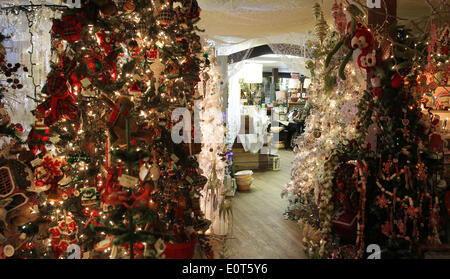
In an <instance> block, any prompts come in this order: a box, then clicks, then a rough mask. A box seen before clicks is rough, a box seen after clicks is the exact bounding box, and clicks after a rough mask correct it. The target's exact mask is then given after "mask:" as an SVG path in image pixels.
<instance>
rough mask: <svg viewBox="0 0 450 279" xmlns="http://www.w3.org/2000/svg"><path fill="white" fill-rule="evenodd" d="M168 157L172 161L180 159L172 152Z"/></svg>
mask: <svg viewBox="0 0 450 279" xmlns="http://www.w3.org/2000/svg"><path fill="white" fill-rule="evenodd" d="M170 159H172V161H174V163H176V162H178V161H179V160H180V159H179V158H178V157H177V155H175V154H172V155H170Z"/></svg>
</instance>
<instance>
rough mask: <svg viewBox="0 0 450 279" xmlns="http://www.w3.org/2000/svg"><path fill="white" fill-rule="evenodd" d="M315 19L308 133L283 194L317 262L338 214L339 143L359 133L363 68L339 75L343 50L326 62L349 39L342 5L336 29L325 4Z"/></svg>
mask: <svg viewBox="0 0 450 279" xmlns="http://www.w3.org/2000/svg"><path fill="white" fill-rule="evenodd" d="M313 14H314V15H315V17H316V22H317V23H316V28H315V34H314V35H315V37H316V38H317V39H316V40H315V41H308V47H309V49H311V50H312V55H313V59H312V60H309V61H307V65H306V66H307V68H308V69H309V70H310V72H311V77H312V83H311V85H310V88H309V92H310V94H309V98H308V103H310V106H311V109H310V115H309V116H308V118H307V119H306V122H305V130H304V132H303V134H302V135H301V136H300V137H299V138H298V139H297V140H296V141H297V147H296V148H295V149H294V151H295V153H296V156H295V159H294V162H293V166H292V169H291V176H292V178H291V181H290V182H289V183H288V184H287V186H286V189H285V190H284V191H283V194H282V195H283V196H285V197H287V198H288V200H289V206H288V209H287V212H286V216H287V217H288V218H290V219H294V220H298V221H299V223H301V224H302V226H303V235H304V239H303V241H304V243H305V247H307V250H308V252H309V253H310V256H311V257H317V256H318V251H319V248H320V243H319V242H320V239H321V238H322V237H325V236H326V235H328V233H329V232H330V230H331V216H332V214H333V212H334V210H335V208H334V206H333V204H332V202H331V199H332V198H333V192H334V186H333V178H334V169H335V168H336V167H337V165H338V162H336V161H334V160H332V158H333V157H334V156H335V155H336V150H337V149H338V146H339V144H341V143H342V142H350V139H352V138H353V137H354V136H355V134H356V125H357V120H358V119H357V117H356V113H357V104H358V100H359V98H360V97H361V86H360V84H359V79H358V75H357V70H358V69H357V67H355V65H354V64H353V63H348V65H347V67H346V68H342V73H343V74H345V75H346V76H347V78H346V79H345V80H344V79H343V78H341V77H340V76H339V74H338V71H339V69H340V65H341V63H342V59H343V58H344V57H345V56H346V54H347V53H346V52H345V51H343V49H341V50H339V51H338V52H337V53H336V55H335V57H334V58H333V59H332V60H329V61H326V58H327V54H328V52H330V51H331V50H332V49H333V48H334V46H335V45H336V44H337V43H338V42H339V41H340V40H341V39H343V38H344V37H345V36H346V34H345V28H344V29H342V28H341V26H342V25H345V24H346V16H345V14H344V10H343V7H342V5H341V6H338V5H337V4H336V5H335V7H334V9H333V16H334V17H335V25H334V26H333V27H332V28H329V27H328V24H327V23H326V22H325V21H324V20H323V11H322V9H321V7H320V5H319V4H316V5H315V6H314V13H313ZM342 22H344V24H342ZM347 62H348V61H347ZM325 63H328V65H327V66H328V67H325ZM346 64H347V63H346ZM322 250H323V249H322Z"/></svg>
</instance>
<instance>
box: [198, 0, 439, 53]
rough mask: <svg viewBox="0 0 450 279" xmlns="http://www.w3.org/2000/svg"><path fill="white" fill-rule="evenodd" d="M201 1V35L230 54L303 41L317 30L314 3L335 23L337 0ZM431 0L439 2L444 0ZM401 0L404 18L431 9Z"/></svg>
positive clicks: (411, 0)
mask: <svg viewBox="0 0 450 279" xmlns="http://www.w3.org/2000/svg"><path fill="white" fill-rule="evenodd" d="M197 1H198V4H199V6H200V8H201V9H202V12H201V14H200V17H201V20H200V22H199V24H198V26H199V27H200V28H201V29H205V32H204V33H203V34H201V35H202V36H203V37H205V38H207V39H210V40H213V41H214V42H215V44H216V49H217V52H218V55H229V54H231V53H234V52H238V51H242V50H245V49H248V48H251V47H255V46H259V45H263V44H272V43H287V44H298V45H303V44H304V43H305V42H306V40H308V38H311V37H312V36H311V34H310V33H309V32H310V31H311V30H314V24H315V20H314V16H313V14H312V6H313V5H314V3H316V2H318V3H319V4H321V6H322V8H323V11H324V16H325V19H326V20H327V21H328V22H329V23H330V24H331V22H332V20H333V19H332V17H331V7H332V6H333V4H334V1H335V0H197ZM359 1H360V2H361V3H366V0H359ZM382 1H383V0H382ZM429 1H430V2H431V3H432V4H434V5H436V6H437V5H438V3H439V1H440V0H429ZM339 2H340V0H338V3H339ZM397 3H398V4H397V14H398V16H399V17H402V18H408V19H409V18H417V17H421V16H427V15H429V14H430V11H431V10H430V7H429V6H428V4H427V3H426V1H424V0H397Z"/></svg>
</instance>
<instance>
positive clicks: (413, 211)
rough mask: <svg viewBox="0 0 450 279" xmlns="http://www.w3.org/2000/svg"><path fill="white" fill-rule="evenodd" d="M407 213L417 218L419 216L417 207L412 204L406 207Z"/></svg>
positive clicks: (410, 216)
mask: <svg viewBox="0 0 450 279" xmlns="http://www.w3.org/2000/svg"><path fill="white" fill-rule="evenodd" d="M406 214H408V216H409V218H416V217H417V209H416V208H415V207H414V206H413V205H410V206H408V208H407V209H406Z"/></svg>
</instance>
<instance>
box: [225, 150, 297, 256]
mask: <svg viewBox="0 0 450 279" xmlns="http://www.w3.org/2000/svg"><path fill="white" fill-rule="evenodd" d="M278 153H279V154H280V170H279V171H271V170H269V171H264V172H254V175H253V177H254V179H255V180H254V181H253V184H252V186H251V189H250V191H248V192H239V191H237V192H236V195H235V197H234V198H233V200H232V202H233V216H234V218H233V229H232V233H231V235H230V236H229V237H228V240H227V242H226V246H227V250H228V257H229V258H231V259H304V258H306V255H305V253H304V252H303V246H302V235H301V230H300V228H299V225H298V224H297V223H296V222H294V221H290V220H285V219H284V217H283V213H284V211H285V209H286V206H287V200H285V199H281V196H280V194H281V191H282V190H283V189H284V187H285V184H286V183H287V182H288V181H289V179H290V170H291V164H292V160H293V159H294V153H293V152H292V151H286V150H279V151H278Z"/></svg>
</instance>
